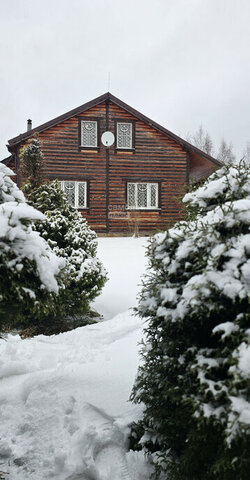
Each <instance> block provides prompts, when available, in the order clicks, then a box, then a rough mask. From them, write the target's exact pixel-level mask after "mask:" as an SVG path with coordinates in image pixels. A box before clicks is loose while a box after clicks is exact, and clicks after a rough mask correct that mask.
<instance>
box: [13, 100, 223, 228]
mask: <svg viewBox="0 0 250 480" xmlns="http://www.w3.org/2000/svg"><path fill="white" fill-rule="evenodd" d="M98 101H99V99H95V100H94V101H93V102H90V103H89V104H86V105H87V107H86V108H85V106H82V107H79V108H78V109H74V110H72V111H71V112H68V114H64V115H62V116H61V117H58V118H57V119H54V120H52V121H50V122H47V124H44V125H42V126H40V127H38V128H37V131H39V136H40V139H41V142H42V150H43V153H44V158H45V172H46V178H47V179H48V180H51V179H55V178H57V179H58V180H72V181H86V182H87V208H86V209H81V210H80V211H81V213H82V215H83V216H84V217H85V218H86V219H87V221H88V222H89V224H90V226H91V227H92V228H93V229H94V230H96V231H97V232H100V233H105V232H106V233H108V232H110V233H125V234H126V233H129V232H131V230H132V229H133V228H134V224H135V223H137V224H138V225H139V229H140V231H141V232H146V233H152V232H154V231H155V230H159V229H164V228H166V227H167V226H168V225H169V224H173V223H174V222H176V221H177V220H178V219H180V217H181V213H182V212H181V202H180V197H181V196H182V195H183V193H184V187H185V185H186V183H187V182H188V180H189V178H191V177H197V178H199V177H200V176H202V175H203V176H204V175H205V176H207V175H208V174H209V173H210V172H211V171H212V169H213V168H215V166H214V164H213V159H212V157H211V158H210V157H209V156H207V155H206V154H203V156H201V155H200V154H202V152H200V151H199V150H198V149H196V148H195V147H192V145H190V144H188V143H187V142H185V141H184V140H182V139H180V138H179V137H176V136H175V135H174V134H172V133H171V132H169V131H167V130H166V129H164V128H163V127H161V126H159V125H158V124H155V123H154V122H153V121H151V120H150V119H148V118H147V117H144V116H143V115H142V114H140V113H139V112H136V111H135V110H133V109H132V108H131V107H129V106H128V105H126V104H124V103H123V102H121V101H120V100H119V99H116V97H114V96H112V95H111V94H106V95H104V96H102V97H100V101H99V103H98ZM81 119H92V120H93V119H94V120H95V119H96V120H98V122H99V127H100V132H99V145H98V147H97V148H92V149H89V150H87V149H85V148H81V147H80V138H79V136H80V135H79V122H80V121H81ZM118 120H119V121H122V120H124V121H130V122H133V125H134V131H135V145H134V147H135V148H134V150H133V151H126V150H117V149H116V144H114V145H113V146H111V147H110V148H109V149H106V147H104V146H103V145H102V144H101V141H100V136H101V135H102V133H103V132H105V131H107V130H110V131H112V132H113V133H114V135H115V136H116V132H115V129H116V122H117V121H118ZM34 131H36V129H34V130H33V131H32V132H31V134H30V135H32V133H33V132H34ZM28 138H29V134H28V133H27V132H26V133H25V134H22V135H21V136H19V137H15V138H14V139H12V140H10V141H9V142H10V148H9V150H10V151H11V152H13V153H15V154H16V152H18V150H19V149H20V148H21V146H23V145H25V144H26V143H27V142H28ZM204 156H205V158H204ZM211 161H212V163H211ZM18 162H19V159H18V155H16V165H17V166H18V164H19V163H18ZM215 162H216V160H215ZM17 173H18V181H19V183H20V181H21V178H20V172H19V171H18V172H17ZM127 182H154V183H158V188H159V205H158V207H159V208H158V209H155V210H143V211H142V210H138V211H128V210H127V207H126V202H127Z"/></svg>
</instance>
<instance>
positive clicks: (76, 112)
mask: <svg viewBox="0 0 250 480" xmlns="http://www.w3.org/2000/svg"><path fill="white" fill-rule="evenodd" d="M106 101H111V102H112V103H114V104H115V105H117V106H119V107H121V108H123V109H124V110H126V111H127V112H128V113H130V114H131V115H133V116H135V117H137V118H138V119H139V120H141V121H142V122H144V123H146V124H148V125H149V126H151V127H153V128H155V129H156V130H158V131H160V132H161V133H163V134H165V135H167V136H168V137H169V138H171V139H172V140H174V141H175V142H176V143H178V144H179V145H181V146H182V147H183V148H185V149H186V150H187V151H192V152H194V153H197V154H198V155H200V156H201V157H203V158H205V159H207V160H209V161H210V162H212V163H213V164H214V165H217V166H221V165H222V163H221V162H219V161H218V160H216V159H215V158H213V157H211V155H208V154H207V153H205V152H203V151H202V150H200V149H199V148H197V147H195V146H194V145H192V144H191V143H189V142H187V141H186V140H184V139H183V138H181V137H178V135H175V134H174V133H172V132H170V130H167V129H166V128H165V127H162V125H159V124H158V123H156V122H154V121H153V120H151V119H150V118H149V117H146V115H143V114H142V113H140V112H138V111H137V110H135V109H134V108H132V107H130V105H128V104H126V103H124V102H123V101H122V100H120V99H119V98H117V97H115V96H114V95H112V94H111V93H109V92H107V93H104V94H103V95H101V96H99V97H96V98H94V99H93V100H91V101H90V102H87V103H84V104H83V105H80V107H77V108H74V109H73V110H70V111H69V112H66V113H64V114H63V115H59V117H55V118H53V119H52V120H49V121H48V122H46V123H43V124H42V125H39V126H38V127H35V128H32V129H31V130H29V131H27V132H25V133H22V134H20V135H18V136H17V137H14V138H11V139H10V140H9V144H8V145H7V148H8V150H9V151H12V149H13V147H14V146H16V145H18V144H19V143H20V142H23V141H24V140H26V139H27V138H29V137H31V136H32V135H33V134H34V133H35V132H42V131H44V130H47V129H48V128H51V127H53V126H54V125H57V124H58V123H61V122H63V121H64V120H68V118H70V117H73V116H75V115H79V114H80V113H82V112H85V111H86V110H88V109H90V108H92V107H94V106H96V105H98V104H99V103H103V102H106Z"/></svg>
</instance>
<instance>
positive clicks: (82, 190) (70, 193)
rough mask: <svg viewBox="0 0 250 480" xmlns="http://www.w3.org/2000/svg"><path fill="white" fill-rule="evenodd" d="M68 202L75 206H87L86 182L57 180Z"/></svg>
mask: <svg viewBox="0 0 250 480" xmlns="http://www.w3.org/2000/svg"><path fill="white" fill-rule="evenodd" d="M59 184H60V187H61V189H62V190H63V192H64V193H65V195H66V197H67V200H68V202H69V204H70V205H71V206H72V207H75V208H86V207H87V182H73V181H71V180H70V181H69V180H65V181H63V182H59Z"/></svg>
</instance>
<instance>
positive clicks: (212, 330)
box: [131, 162, 250, 480]
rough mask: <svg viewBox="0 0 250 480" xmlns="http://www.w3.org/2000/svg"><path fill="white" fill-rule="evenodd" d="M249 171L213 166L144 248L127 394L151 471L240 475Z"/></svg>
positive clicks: (246, 382)
mask: <svg viewBox="0 0 250 480" xmlns="http://www.w3.org/2000/svg"><path fill="white" fill-rule="evenodd" d="M249 174H250V170H249V166H247V165H246V164H244V162H241V163H240V164H239V165H238V166H235V165H226V166H224V167H223V168H221V169H220V170H218V171H216V172H215V173H214V174H212V175H211V177H210V178H209V179H208V180H206V181H205V183H204V185H203V186H201V187H199V188H198V189H197V190H195V191H193V192H190V193H188V194H187V195H186V196H185V197H184V202H185V203H186V204H187V218H186V220H185V221H181V222H179V223H178V224H176V225H175V226H174V228H172V229H170V230H168V231H166V232H165V233H159V234H157V235H155V236H154V237H153V239H152V240H151V242H150V245H149V247H148V255H149V262H150V268H149V273H148V276H147V279H146V281H145V283H144V287H143V289H142V292H141V295H140V300H139V306H138V311H137V313H138V314H139V315H140V316H141V317H142V318H143V319H145V320H146V321H147V327H146V330H145V333H146V338H145V343H144V345H143V348H142V359H143V361H142V365H141V367H140V368H139V371H138V375H137V378H136V382H135V385H134V388H133V392H132V396H131V398H132V400H133V401H134V402H136V403H140V402H142V403H143V404H144V413H143V417H142V420H141V421H140V422H138V424H136V425H135V426H134V431H135V432H136V434H137V435H139V434H140V436H142V434H143V436H142V438H141V440H140V444H141V445H142V446H143V447H144V448H145V449H146V451H148V452H153V459H154V463H155V477H157V478H158V477H159V476H162V477H161V478H164V479H165V478H166V477H167V478H168V480H218V479H219V480H235V479H236V478H237V479H240V480H247V479H248V478H250V457H249V448H250V366H249V365H250V363H249V359H250V345H249V343H250V308H249V295H250V233H249V225H250V180H249V177H250V175H249ZM134 434H135V433H134ZM138 439H139V437H138Z"/></svg>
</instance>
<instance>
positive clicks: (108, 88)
mask: <svg viewBox="0 0 250 480" xmlns="http://www.w3.org/2000/svg"><path fill="white" fill-rule="evenodd" d="M108 92H110V72H109V73H108Z"/></svg>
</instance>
